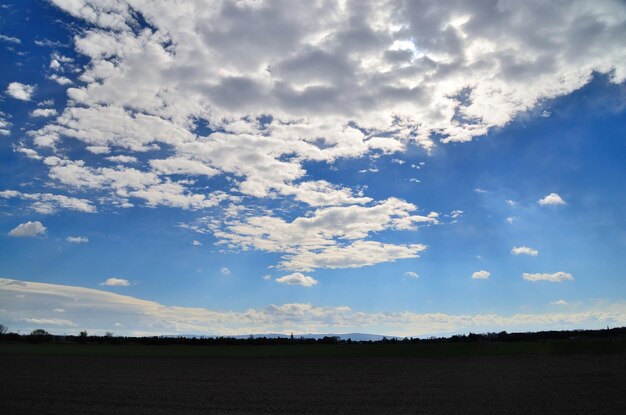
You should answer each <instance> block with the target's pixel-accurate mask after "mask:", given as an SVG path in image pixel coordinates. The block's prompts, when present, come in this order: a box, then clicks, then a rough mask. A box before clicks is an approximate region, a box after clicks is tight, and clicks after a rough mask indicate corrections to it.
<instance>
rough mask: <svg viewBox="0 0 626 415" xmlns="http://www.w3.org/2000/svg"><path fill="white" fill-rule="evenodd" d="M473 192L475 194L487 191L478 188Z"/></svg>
mask: <svg viewBox="0 0 626 415" xmlns="http://www.w3.org/2000/svg"><path fill="white" fill-rule="evenodd" d="M474 192H476V193H488V192H487V190H485V189H481V188H480V187H477V188H475V189H474Z"/></svg>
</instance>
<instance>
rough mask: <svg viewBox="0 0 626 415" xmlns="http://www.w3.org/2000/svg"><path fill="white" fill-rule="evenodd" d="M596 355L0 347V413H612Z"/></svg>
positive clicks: (621, 378) (483, 347)
mask: <svg viewBox="0 0 626 415" xmlns="http://www.w3.org/2000/svg"><path fill="white" fill-rule="evenodd" d="M600 344H602V343H600ZM567 345H569V346H567ZM420 346H422V347H421V348H420ZM426 346H428V347H426ZM442 346H443V347H442ZM568 347H569V349H568ZM597 347H598V343H594V344H583V345H582V346H581V345H577V346H571V343H563V342H561V343H559V342H534V343H533V342H529V343H516V344H501V343H492V344H479V343H476V344H471V343H470V344H461V345H459V344H433V345H421V344H417V345H351V346H348V347H346V346H345V345H324V346H320V345H317V346H316V345H313V346H234V347H233V346H217V347H216V346H211V347H204V346H134V345H117V346H115V345H62V344H37V345H28V344H3V345H0V367H1V368H2V369H1V373H2V376H1V377H0V413H2V414H22V413H23V414H33V413H37V414H42V413H81V414H82V413H113V412H115V413H117V414H136V413H163V414H172V413H285V414H291V413H372V414H374V413H428V414H444V413H476V414H478V413H480V414H484V413H512V414H527V413H568V414H571V413H580V414H589V413H603V414H606V413H624V411H625V410H626V394H624V385H626V353H623V352H618V353H597V352H596V353H593V352H594V348H596V349H597ZM602 347H604V350H605V351H606V350H610V348H607V345H606V344H604V345H603V346H602ZM533 349H534V350H533ZM595 351H597V350H595Z"/></svg>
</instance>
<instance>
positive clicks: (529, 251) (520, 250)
mask: <svg viewBox="0 0 626 415" xmlns="http://www.w3.org/2000/svg"><path fill="white" fill-rule="evenodd" d="M511 253H512V254H513V255H530V256H537V255H539V251H538V250H536V249H534V248H530V247H528V246H514V247H513V248H512V249H511Z"/></svg>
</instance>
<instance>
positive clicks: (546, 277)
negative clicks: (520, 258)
mask: <svg viewBox="0 0 626 415" xmlns="http://www.w3.org/2000/svg"><path fill="white" fill-rule="evenodd" d="M522 278H523V279H525V280H526V281H532V282H535V281H548V282H563V281H574V277H572V274H569V273H567V272H562V271H558V272H554V273H552V274H549V273H536V274H530V273H527V272H525V273H523V274H522Z"/></svg>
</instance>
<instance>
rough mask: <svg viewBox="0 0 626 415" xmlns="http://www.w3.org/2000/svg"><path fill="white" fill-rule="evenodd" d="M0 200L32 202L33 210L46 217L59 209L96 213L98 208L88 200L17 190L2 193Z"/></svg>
mask: <svg viewBox="0 0 626 415" xmlns="http://www.w3.org/2000/svg"><path fill="white" fill-rule="evenodd" d="M0 198H3V199H11V198H18V199H22V200H27V201H30V202H32V204H31V205H30V207H31V209H33V210H34V211H36V212H37V213H41V214H44V215H48V214H52V213H56V212H57V211H58V210H59V209H67V210H75V211H79V212H86V213H94V212H96V207H95V206H94V205H93V204H92V203H91V202H90V201H89V200H87V199H79V198H75V197H69V196H65V195H55V194H52V193H23V192H19V191H17V190H3V191H0Z"/></svg>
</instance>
